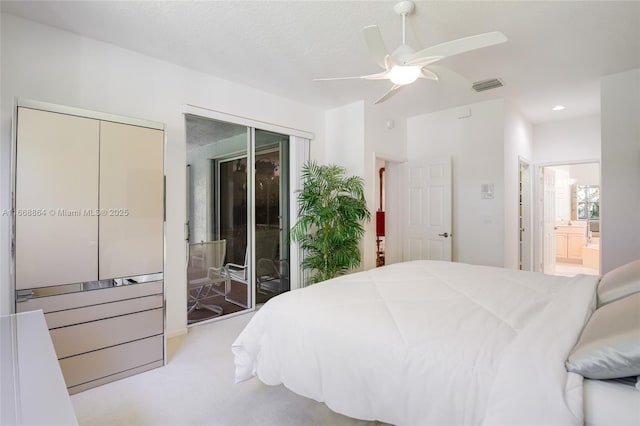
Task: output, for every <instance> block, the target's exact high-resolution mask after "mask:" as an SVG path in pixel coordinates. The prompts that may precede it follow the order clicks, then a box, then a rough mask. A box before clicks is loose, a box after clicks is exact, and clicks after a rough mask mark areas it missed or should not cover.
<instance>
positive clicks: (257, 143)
mask: <svg viewBox="0 0 640 426" xmlns="http://www.w3.org/2000/svg"><path fill="white" fill-rule="evenodd" d="M186 124H187V163H188V165H187V166H188V167H187V170H188V178H187V192H188V202H187V206H188V223H187V226H188V234H189V235H188V247H189V256H188V267H187V287H188V290H187V291H188V293H187V298H188V301H187V312H188V322H189V323H194V322H198V321H202V320H206V319H211V318H217V317H221V316H224V315H227V314H230V313H234V312H238V311H242V310H245V309H249V308H252V307H253V306H255V303H263V302H265V301H266V300H268V299H269V298H271V297H273V296H275V295H277V294H280V293H282V292H284V291H288V290H289V289H290V280H289V277H290V265H289V252H290V249H289V236H288V229H289V205H290V204H289V203H290V200H289V193H290V189H289V136H287V135H282V134H277V133H273V132H267V131H262V130H258V129H254V128H249V127H246V126H240V125H235V124H231V123H226V122H222V121H217V120H212V119H208V118H203V117H198V116H192V115H187V116H186ZM213 245H216V246H217V247H224V251H225V253H224V262H223V265H222V267H221V268H219V269H217V268H218V266H216V265H214V264H213V263H212V259H211V258H212V257H213V256H212V254H211V253H208V252H207V247H213ZM218 254H219V253H218ZM216 280H217V281H220V282H223V284H224V285H222V284H219V285H213V284H211V283H212V282H214V281H216ZM217 281H216V282H217Z"/></svg>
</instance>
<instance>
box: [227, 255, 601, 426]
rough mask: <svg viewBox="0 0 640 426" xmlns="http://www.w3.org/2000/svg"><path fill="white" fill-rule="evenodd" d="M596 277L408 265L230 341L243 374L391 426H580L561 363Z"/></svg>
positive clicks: (573, 383) (321, 292)
mask: <svg viewBox="0 0 640 426" xmlns="http://www.w3.org/2000/svg"><path fill="white" fill-rule="evenodd" d="M597 282H598V278H597V277H594V276H577V277H574V278H566V277H553V276H547V275H543V274H540V273H531V272H521V271H515V270H508V269H503V268H493V267H483V266H472V265H466V264H460V263H449V262H435V261H414V262H407V263H401V264H395V265H390V266H386V267H383V268H377V269H374V270H371V271H366V272H360V273H356V274H352V275H348V276H344V277H340V278H336V279H333V280H330V281H326V282H324V283H321V284H317V285H313V286H311V287H307V288H304V289H301V290H295V291H291V292H289V293H286V294H282V295H280V296H278V297H276V298H274V299H272V300H270V301H269V302H268V303H266V304H265V305H264V306H263V307H262V309H260V310H259V311H258V312H257V313H256V314H255V316H254V317H253V318H252V319H251V321H250V322H249V324H248V325H247V327H246V328H245V329H244V330H243V331H242V333H241V334H240V336H239V337H238V338H237V340H236V341H235V342H234V344H233V347H232V350H233V353H234V354H235V363H236V381H243V380H247V379H249V378H251V377H253V376H255V375H257V376H258V377H259V378H260V380H262V381H263V382H264V383H266V384H269V385H277V384H280V383H283V384H284V385H285V386H286V387H287V388H289V389H290V390H292V391H293V392H296V393H298V394H300V395H303V396H306V397H309V398H313V399H315V400H317V401H324V402H325V403H326V404H327V405H328V406H329V407H330V408H331V409H332V410H334V411H336V412H339V413H343V414H345V415H348V416H351V417H356V418H360V419H367V420H379V421H383V422H388V423H392V424H395V425H426V424H438V425H443V424H455V425H461V424H483V423H484V424H503V425H516V424H531V425H534V424H535V425H542V424H544V425H551V424H558V425H560V424H562V425H569V424H576V425H577V424H582V378H581V376H578V375H574V374H573V373H567V371H566V370H565V367H564V361H565V359H566V358H567V355H568V354H569V352H570V350H571V349H572V347H573V345H574V344H575V342H576V341H577V339H578V337H579V335H580V332H581V330H582V327H583V325H584V324H585V322H586V321H587V319H588V318H589V316H590V314H591V312H592V310H593V308H594V304H595V297H594V294H595V288H596V285H597Z"/></svg>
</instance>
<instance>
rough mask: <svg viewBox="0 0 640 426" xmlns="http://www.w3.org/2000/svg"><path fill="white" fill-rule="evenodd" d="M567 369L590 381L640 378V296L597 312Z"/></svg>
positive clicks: (572, 354) (638, 294) (582, 335)
mask: <svg viewBox="0 0 640 426" xmlns="http://www.w3.org/2000/svg"><path fill="white" fill-rule="evenodd" d="M566 365H567V370H568V371H571V372H573V373H578V374H580V375H582V376H584V377H587V378H589V379H618V378H622V377H631V376H638V375H640V293H636V294H634V295H631V296H629V297H625V298H624V299H621V300H617V301H615V302H612V303H610V304H608V305H606V306H603V307H602V308H599V309H596V311H595V312H594V313H593V315H591V318H589V321H588V322H587V325H586V326H585V327H584V330H582V334H581V335H580V339H579V340H578V343H577V344H576V345H575V347H574V348H573V350H572V351H571V354H570V355H569V359H568V360H567V363H566Z"/></svg>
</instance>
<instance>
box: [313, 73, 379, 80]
mask: <svg viewBox="0 0 640 426" xmlns="http://www.w3.org/2000/svg"><path fill="white" fill-rule="evenodd" d="M388 74H389V73H388V72H387V71H383V72H379V73H376V74H368V75H360V76H358V77H329V78H314V79H313V81H331V80H352V79H356V78H360V79H364V80H385V79H388V78H389V76H388Z"/></svg>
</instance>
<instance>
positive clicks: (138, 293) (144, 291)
mask: <svg viewBox="0 0 640 426" xmlns="http://www.w3.org/2000/svg"><path fill="white" fill-rule="evenodd" d="M152 294H162V281H151V282H146V283H138V284H129V285H123V286H118V287H109V288H102V289H95V290H88V291H79V292H75V293H67V294H59V295H55V296H47V297H36V298H33V299H28V300H26V301H24V302H19V303H17V304H16V311H17V312H27V311H36V310H38V309H42V310H43V311H44V313H45V314H46V313H49V312H57V311H63V310H65V309H74V308H80V307H84V306H91V305H98V304H101V303H109V302H116V301H118V300H125V299H132V298H135V297H143V296H149V295H152Z"/></svg>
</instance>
